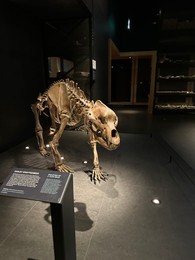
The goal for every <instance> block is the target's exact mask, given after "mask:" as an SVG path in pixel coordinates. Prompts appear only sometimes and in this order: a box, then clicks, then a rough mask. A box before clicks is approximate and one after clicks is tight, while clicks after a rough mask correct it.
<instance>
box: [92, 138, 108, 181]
mask: <svg viewBox="0 0 195 260" xmlns="http://www.w3.org/2000/svg"><path fill="white" fill-rule="evenodd" d="M90 143H91V147H92V149H93V155H94V159H93V165H94V168H93V171H92V174H91V181H94V183H95V184H96V182H97V181H99V182H100V181H101V180H104V181H105V180H106V177H105V175H104V173H103V172H102V170H101V168H100V165H99V158H98V153H97V142H96V141H91V142H90Z"/></svg>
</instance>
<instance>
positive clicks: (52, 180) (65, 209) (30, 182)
mask: <svg viewBox="0 0 195 260" xmlns="http://www.w3.org/2000/svg"><path fill="white" fill-rule="evenodd" d="M0 195H2V196H8V197H14V198H23V199H30V200H38V201H43V202H50V209H51V219H52V232H53V244H54V255H55V260H59V259H60V260H70V259H71V260H76V245H75V221H74V198H73V175H72V174H71V173H61V172H57V171H48V170H39V169H24V168H14V169H12V170H11V172H10V174H9V175H8V177H7V178H6V180H5V181H4V182H3V184H2V185H1V186H0Z"/></svg>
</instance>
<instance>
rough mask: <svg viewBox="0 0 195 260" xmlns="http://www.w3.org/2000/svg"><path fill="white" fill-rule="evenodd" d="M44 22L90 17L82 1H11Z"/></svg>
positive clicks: (10, 0)
mask: <svg viewBox="0 0 195 260" xmlns="http://www.w3.org/2000/svg"><path fill="white" fill-rule="evenodd" d="M9 2H10V3H12V4H15V5H17V6H20V7H21V8H22V9H23V10H24V11H25V10H26V11H28V12H30V13H32V14H34V15H36V16H38V17H39V18H40V19H42V20H66V19H69V18H84V17H88V16H90V13H89V10H88V9H87V7H86V6H85V4H84V3H83V1H82V0H9Z"/></svg>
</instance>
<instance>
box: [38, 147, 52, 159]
mask: <svg viewBox="0 0 195 260" xmlns="http://www.w3.org/2000/svg"><path fill="white" fill-rule="evenodd" d="M39 151H40V154H41V155H42V156H44V157H47V156H50V153H49V152H48V151H47V150H46V149H45V148H41V149H40V150H39Z"/></svg>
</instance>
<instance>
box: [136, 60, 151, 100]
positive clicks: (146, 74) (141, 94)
mask: <svg viewBox="0 0 195 260" xmlns="http://www.w3.org/2000/svg"><path fill="white" fill-rule="evenodd" d="M150 81H151V58H139V59H138V75H137V91H136V102H141V103H148V97H149V93H150Z"/></svg>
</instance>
